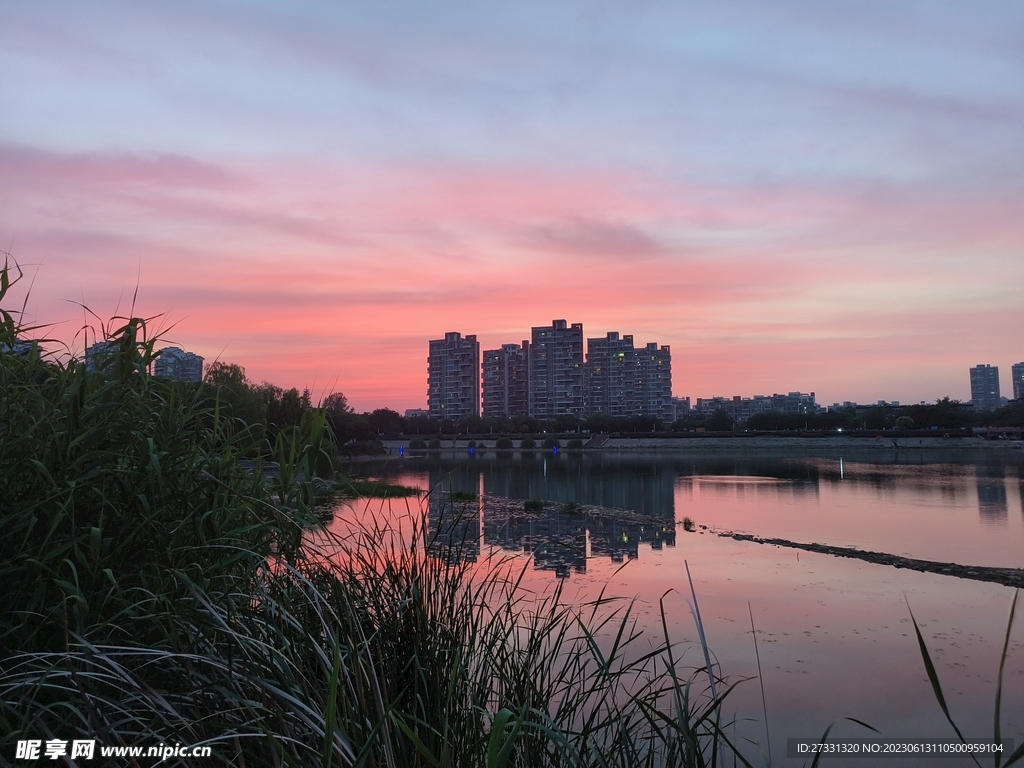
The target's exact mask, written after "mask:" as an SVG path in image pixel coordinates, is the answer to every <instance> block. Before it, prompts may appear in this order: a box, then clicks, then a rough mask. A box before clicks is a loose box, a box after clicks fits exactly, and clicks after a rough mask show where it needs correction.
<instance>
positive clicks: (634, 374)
mask: <svg viewBox="0 0 1024 768" xmlns="http://www.w3.org/2000/svg"><path fill="white" fill-rule="evenodd" d="M586 381H587V410H588V412H589V413H603V414H607V415H608V416H614V417H618V418H622V417H626V416H633V415H635V414H637V413H639V412H640V404H639V399H640V366H639V364H638V360H637V354H636V350H635V349H633V337H632V336H622V337H620V336H619V334H618V332H617V331H610V332H609V333H608V335H607V336H605V338H603V339H602V338H596V339H587V367H586Z"/></svg>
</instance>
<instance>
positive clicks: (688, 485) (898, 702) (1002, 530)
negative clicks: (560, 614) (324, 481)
mask: <svg viewBox="0 0 1024 768" xmlns="http://www.w3.org/2000/svg"><path fill="white" fill-rule="evenodd" d="M951 455H952V456H955V458H950V456H951ZM366 470H367V473H368V474H370V475H372V476H375V477H379V478H384V479H388V480H392V481H397V482H400V483H402V484H405V485H413V486H418V487H420V488H423V489H431V488H435V487H440V488H443V489H445V490H449V489H450V490H455V491H463V492H471V493H476V494H482V495H486V496H488V497H490V496H495V497H504V498H509V499H516V500H525V499H543V500H549V501H554V502H561V503H564V502H577V503H580V504H585V505H596V506H601V507H613V508H618V509H622V510H630V511H632V512H633V513H635V514H636V516H635V517H634V518H633V519H632V520H630V516H629V515H625V516H624V517H623V519H614V518H608V517H605V516H588V515H581V514H566V513H563V512H562V511H561V508H560V506H559V505H554V506H550V507H548V508H547V509H545V510H544V511H543V512H542V513H538V514H534V515H531V516H528V517H518V518H516V519H513V520H510V519H508V518H507V517H500V516H490V517H494V518H495V519H489V515H488V514H487V513H486V511H485V510H484V509H483V508H481V509H480V511H479V514H478V515H476V516H470V517H471V519H470V520H469V521H468V522H467V523H466V526H467V527H466V529H465V530H464V531H463V535H466V536H467V537H468V538H469V539H470V540H471V541H472V542H474V544H473V547H472V550H473V554H475V555H477V556H484V555H487V554H494V553H496V552H502V553H506V554H513V555H515V556H517V557H521V558H524V559H528V562H529V575H528V578H529V582H530V585H531V586H532V587H534V588H537V589H544V588H545V587H548V588H550V586H551V585H553V584H554V583H555V582H556V581H559V580H561V581H564V584H563V588H564V590H565V592H564V594H565V595H566V596H568V597H570V598H571V599H578V600H585V599H587V598H591V597H595V596H596V595H597V594H598V593H599V592H600V591H601V589H603V588H606V587H607V591H608V592H609V593H611V594H615V595H619V596H623V597H627V598H636V599H637V604H636V612H637V615H638V618H639V623H640V626H641V627H642V628H643V629H644V631H645V632H649V633H653V634H654V635H655V636H656V637H658V638H660V637H661V636H662V635H663V630H662V625H661V619H660V611H659V601H660V600H661V598H662V595H664V594H665V593H666V591H668V590H674V591H673V592H670V593H669V594H668V596H667V597H666V598H665V607H666V610H667V613H668V619H669V633H670V635H671V636H672V638H673V640H675V641H677V642H679V643H682V644H684V647H686V648H687V651H686V654H685V656H684V659H683V664H685V665H689V666H692V667H698V666H700V665H701V664H702V661H701V660H700V659H699V658H698V656H699V655H700V650H699V646H698V645H696V643H697V632H696V629H695V626H694V622H693V619H692V617H691V614H690V609H689V608H688V606H687V602H686V598H687V597H689V582H688V581H687V577H686V567H685V563H688V564H689V569H690V573H691V574H692V577H693V580H694V586H695V589H696V594H697V599H698V601H699V607H700V611H701V614H702V618H703V621H704V625H705V630H706V633H707V640H708V644H709V646H710V648H711V650H712V651H713V652H714V654H715V656H716V657H717V661H718V662H719V663H720V664H721V668H722V672H723V674H724V675H725V676H727V677H729V678H730V679H733V680H738V679H740V678H745V677H756V676H757V662H756V657H755V649H754V641H753V633H752V631H751V620H750V613H748V610H749V611H750V612H752V614H753V620H754V625H755V627H756V632H757V641H758V646H759V651H760V660H761V671H762V673H763V681H764V692H765V698H766V709H767V721H768V731H769V734H770V739H771V752H772V758H773V763H774V764H775V765H788V764H793V765H800V764H802V763H804V762H806V763H807V764H809V763H810V760H799V759H797V760H793V759H787V757H786V739H787V738H790V737H804V738H819V737H820V736H821V734H822V733H823V732H824V730H825V729H826V728H827V727H828V725H829V724H830V723H831V722H832V721H834V720H839V719H841V718H856V719H858V720H862V721H864V722H866V723H869V724H871V725H872V726H874V727H875V728H876V729H878V730H879V731H880V732H881V735H882V736H885V737H900V738H938V737H942V738H947V737H953V736H954V735H955V734H954V733H953V731H952V729H951V728H950V726H949V724H948V723H947V722H946V720H945V717H944V716H943V714H942V711H941V709H940V708H939V705H938V704H937V703H936V701H935V697H934V695H933V693H932V689H931V685H930V683H929V681H928V678H927V676H926V672H925V667H924V664H923V662H922V660H921V655H920V651H919V648H918V643H917V639H916V637H915V633H914V629H913V625H912V624H911V620H910V613H909V610H908V603H909V606H910V608H911V609H913V611H914V615H915V617H916V618H917V621H918V623H919V625H920V626H921V629H922V633H923V635H924V637H925V640H926V642H927V644H928V647H929V650H930V651H931V654H932V658H933V660H934V661H935V665H936V669H937V671H938V675H939V678H940V680H941V683H942V686H943V689H944V691H945V696H946V700H947V703H948V704H949V707H950V710H951V714H952V715H953V718H954V720H955V721H956V722H957V724H958V725H959V726H960V728H961V730H962V731H963V733H964V735H965V736H966V737H968V738H969V739H990V738H991V736H992V733H993V707H994V700H995V693H996V680H997V675H998V668H999V657H1000V651H1001V648H1002V645H1003V641H1004V638H1005V632H1006V626H1007V618H1008V615H1009V609H1010V603H1011V600H1012V598H1013V593H1014V590H1013V589H1012V588H1010V587H1005V586H1000V585H997V584H990V583H984V582H978V581H969V580H963V579H959V578H956V577H952V576H947V575H940V574H931V573H918V572H914V571H908V570H903V569H897V568H893V567H891V566H886V565H876V564H872V563H867V562H863V561H859V560H854V559H846V558H839V557H833V556H830V555H824V554H816V553H810V552H806V551H799V550H795V549H790V548H784V547H775V546H768V545H762V544H757V543H753V542H740V541H735V540H733V539H728V538H722V537H720V536H717V535H715V531H733V532H744V533H750V534H754V535H756V536H760V537H771V538H782V539H789V540H793V541H798V542H805V543H811V542H817V543H821V544H829V545H834V546H845V547H856V548H858V549H862V550H874V551H879V552H887V553H891V554H895V555H902V556H906V557H912V558H918V559H926V560H936V561H942V562H956V563H960V564H965V565H976V566H998V567H1014V568H1021V567H1024V456H1022V455H1021V454H1020V453H1012V452H1009V451H1008V452H1006V453H1005V454H999V453H993V452H988V453H986V454H985V455H981V454H978V455H973V456H972V455H971V454H967V453H963V454H961V453H953V452H948V453H945V454H943V453H941V452H939V453H935V454H927V453H923V452H920V451H919V452H917V453H911V452H891V453H888V452H886V453H879V452H873V453H870V454H864V455H862V456H861V457H859V458H858V457H857V456H853V455H851V456H843V457H839V456H830V457H827V458H821V457H817V458H816V457H798V456H792V457H779V456H772V455H763V454H762V455H758V454H752V453H737V454H734V455H721V454H720V455H716V456H713V457H700V456H697V455H682V454H680V455H675V456H666V455H664V454H658V455H653V454H651V455H644V454H641V453H618V454H617V453H594V454H582V455H580V454H575V455H573V454H569V453H562V454H560V455H553V454H550V453H549V454H544V453H541V452H537V453H535V454H529V453H528V454H526V455H520V454H519V453H518V452H517V453H515V454H505V455H499V454H496V453H494V452H493V451H492V452H487V453H484V454H482V455H476V456H469V455H466V454H465V453H462V452H459V453H456V452H448V453H441V454H437V453H435V454H432V455H428V456H418V457H417V456H407V457H405V458H404V459H401V460H393V461H389V462H387V463H382V464H381V465H376V466H367V467H366ZM417 503H418V502H417V501H416V500H415V499H413V500H408V501H407V500H404V499H403V500H396V501H395V502H393V504H394V509H395V510H399V511H401V512H405V511H407V509H408V508H409V507H413V508H415V507H416V505H417ZM370 507H373V508H374V510H375V511H376V512H377V513H379V512H385V513H387V511H388V503H387V502H381V501H380V500H376V501H366V500H363V501H359V502H354V503H349V504H347V505H342V506H341V507H339V508H338V510H337V511H336V520H337V521H338V522H339V524H341V521H343V520H344V519H345V518H346V517H347V516H350V515H353V514H355V515H359V514H363V513H365V511H366V510H367V509H368V508H370ZM429 514H431V515H434V516H435V517H436V510H431V511H430V512H429ZM638 517H640V518H642V520H643V522H637V521H636V520H637V518H638ZM685 518H690V519H691V520H692V521H693V523H694V527H695V530H694V531H693V532H689V531H686V530H684V527H683V525H682V523H683V520H684V519H685ZM705 526H706V528H705ZM748 604H749V609H748ZM1020 614H1024V601H1022V604H1021V605H1020V609H1019V611H1018V619H1017V622H1016V624H1015V626H1014V630H1013V633H1012V636H1011V642H1010V650H1009V654H1008V657H1007V662H1006V669H1005V672H1004V689H1003V705H1002V731H1003V736H1004V737H1005V738H1012V739H1014V740H1015V742H1016V744H1020V743H1021V741H1022V740H1024V616H1021V615H1020ZM728 703H729V714H730V715H733V714H735V715H736V716H737V717H739V718H740V722H739V724H738V726H737V728H736V733H737V737H738V738H740V739H741V740H742V739H744V738H746V739H749V740H750V741H751V742H753V741H755V740H756V741H758V742H760V744H761V745H762V747H764V745H765V742H766V738H765V717H764V711H765V707H763V706H762V701H761V688H760V685H759V683H758V681H757V680H749V681H747V682H744V683H742V684H740V685H739V687H738V688H737V690H736V691H735V692H734V693H733V694H732V695H731V696H730V699H729V702H728ZM874 735H875V734H872V733H870V732H869V731H867V730H865V729H864V728H862V727H860V726H858V725H855V724H853V723H851V722H849V721H844V722H840V723H839V724H838V725H836V727H835V728H834V729H833V731H832V737H845V736H848V737H868V736H874ZM748 752H749V754H748V757H750V758H751V759H753V761H754V762H755V764H760V763H761V762H762V761H761V760H760V759H758V758H756V756H757V747H755V746H752V745H751V746H750V748H749V750H748ZM990 760H991V758H988V759H986V760H985V761H984V762H985V764H991V763H990ZM821 764H822V765H828V764H835V765H844V766H855V765H866V764H871V765H884V764H891V765H901V766H910V765H925V764H939V765H946V766H950V767H951V768H952V766H956V765H966V764H972V763H971V762H970V761H969V760H964V759H960V758H946V759H942V760H938V761H936V760H935V759H934V758H933V759H931V760H925V761H918V760H913V759H906V758H904V759H898V760H892V761H889V762H886V761H884V760H879V759H872V760H870V761H864V760H861V759H843V760H833V761H822V763H821Z"/></svg>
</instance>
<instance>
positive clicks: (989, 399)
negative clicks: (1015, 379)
mask: <svg viewBox="0 0 1024 768" xmlns="http://www.w3.org/2000/svg"><path fill="white" fill-rule="evenodd" d="M971 402H972V403H974V407H975V408H978V409H980V410H985V411H991V410H993V409H995V408H998V407H999V406H1000V405H1001V404H1002V401H1001V399H1000V397H999V368H998V367H997V366H994V365H985V364H979V365H976V366H974V367H973V368H971Z"/></svg>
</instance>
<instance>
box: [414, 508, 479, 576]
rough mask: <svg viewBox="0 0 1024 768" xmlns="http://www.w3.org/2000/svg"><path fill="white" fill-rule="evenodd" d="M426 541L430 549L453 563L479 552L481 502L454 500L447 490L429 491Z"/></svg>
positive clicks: (471, 558) (468, 558) (474, 556)
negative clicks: (430, 492)
mask: <svg viewBox="0 0 1024 768" xmlns="http://www.w3.org/2000/svg"><path fill="white" fill-rule="evenodd" d="M426 533H427V542H428V548H429V550H430V552H431V553H432V554H434V555H439V556H443V557H444V559H445V560H447V561H448V562H450V563H454V562H457V561H459V560H468V561H469V562H471V563H475V562H476V560H477V558H478V557H479V556H480V505H479V502H476V501H456V502H452V501H451V497H450V495H449V494H448V493H447V492H444V493H441V492H435V493H432V494H430V498H429V499H428V501H427V531H426Z"/></svg>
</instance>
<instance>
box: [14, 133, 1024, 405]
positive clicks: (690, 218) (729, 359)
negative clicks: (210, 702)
mask: <svg viewBox="0 0 1024 768" xmlns="http://www.w3.org/2000/svg"><path fill="white" fill-rule="evenodd" d="M0 156H2V159H3V164H4V166H5V177H6V183H5V185H4V186H3V188H2V189H0V211H2V213H0V230H3V231H13V229H14V228H15V224H16V229H17V232H18V237H17V242H16V243H15V247H14V255H15V256H16V257H18V258H19V259H20V260H21V261H22V262H23V263H24V264H25V265H26V266H28V267H30V269H31V265H33V264H35V263H37V262H39V263H41V264H42V266H41V267H40V269H39V274H38V277H37V280H36V285H35V287H34V289H33V297H32V300H31V302H30V307H31V310H32V312H33V314H34V316H35V318H36V319H37V320H39V321H43V322H46V321H52V320H54V319H60V320H63V321H65V322H64V323H63V324H62V325H60V326H59V327H58V329H57V333H56V335H58V336H60V337H62V338H65V339H68V340H70V338H71V337H72V336H73V335H74V332H75V329H76V328H77V327H78V326H79V325H80V324H81V319H80V318H81V313H80V312H76V310H75V308H74V307H73V305H69V304H67V303H66V302H67V301H72V302H74V301H84V302H85V303H86V304H88V305H89V306H90V307H92V308H94V309H96V311H97V312H98V313H99V314H100V315H101V316H102V315H104V314H109V313H112V312H113V310H114V308H115V306H116V304H117V301H118V296H120V295H122V294H123V295H124V296H130V295H131V293H132V291H133V290H134V286H135V283H136V279H137V278H138V280H139V284H140V290H139V306H138V309H137V312H141V313H145V314H158V313H161V312H162V313H165V315H164V319H163V320H162V321H161V323H163V324H164V325H168V324H172V323H173V324H174V327H173V329H172V330H171V331H170V332H169V334H168V336H169V338H170V339H172V340H173V341H175V342H178V343H181V344H182V345H184V346H186V347H187V348H189V349H192V350H194V351H196V352H199V353H200V354H203V355H205V356H206V357H207V358H209V359H213V358H217V357H221V358H223V359H226V360H229V361H233V362H238V363H240V364H242V365H243V366H244V367H245V368H246V370H247V372H248V374H249V375H250V377H251V378H253V379H255V380H257V381H259V380H263V379H266V380H271V381H274V382H276V383H279V384H281V385H285V386H300V387H301V386H310V387H311V388H313V389H314V391H315V392H316V393H317V394H320V393H321V392H324V391H328V390H331V389H340V390H342V391H344V392H346V393H347V394H348V396H349V399H350V401H351V402H353V403H354V404H355V405H356V407H357V408H360V409H369V408H373V407H379V406H390V407H393V408H397V409H403V408H405V407H415V406H422V405H423V404H424V398H425V394H424V392H425V378H426V370H425V358H426V341H427V339H429V338H436V337H438V336H440V335H441V334H443V333H444V332H445V331H448V330H459V331H461V332H463V333H467V334H468V333H476V334H477V336H478V337H479V338H480V340H481V342H482V344H483V346H484V348H490V347H493V346H497V345H499V344H501V343H508V342H518V341H521V340H522V339H524V338H528V336H529V329H530V327H531V326H533V325H541V324H545V323H548V322H550V321H551V319H553V318H566V319H568V320H569V321H570V322H583V323H584V329H585V333H586V335H587V336H599V335H603V334H604V333H605V332H606V331H608V330H618V331H620V332H622V333H631V334H633V335H634V337H635V339H636V341H637V342H638V343H646V342H647V341H657V342H658V343H660V344H670V345H671V346H672V349H673V355H674V368H675V371H674V389H675V392H676V394H679V395H690V396H692V397H698V396H702V397H707V396H711V395H715V394H722V395H726V396H731V395H733V394H744V395H750V394H754V393H755V392H758V393H770V392H774V391H790V390H793V389H800V390H803V391H811V390H814V391H816V392H817V394H818V399H819V401H820V402H825V403H831V402H832V401H834V400H843V399H861V400H872V399H878V398H880V397H884V398H889V399H903V400H913V401H916V400H918V399H934V398H935V397H940V396H944V395H947V394H948V395H952V396H954V397H960V398H966V397H967V396H968V395H967V376H966V368H967V367H968V366H969V365H972V364H975V363H976V362H978V361H979V360H981V359H984V360H986V361H991V362H993V363H997V364H1001V365H1003V366H1004V367H1008V365H1007V364H1008V362H1009V361H1010V358H1011V357H1013V356H1014V355H1017V356H1018V357H1019V356H1020V354H1021V353H1020V351H1019V350H1017V349H1016V348H1015V347H1014V345H1013V344H1012V343H1011V340H1012V334H1011V333H1010V331H1009V328H1011V327H1015V326H1016V327H1019V321H1020V313H1021V309H1020V305H1019V302H1018V301H1016V297H1015V295H1013V296H1011V294H1013V292H1012V291H1010V292H1009V293H1007V291H1005V290H1003V288H1004V287H1005V286H1008V285H1011V284H1014V281H1015V280H1016V281H1018V282H1019V280H1018V278H1019V277H1020V274H1019V270H1020V260H1019V259H1017V258H1016V257H1014V256H1013V255H1012V254H1013V253H1014V248H1016V247H1017V245H1018V244H1019V243H1020V242H1021V241H1024V228H1022V226H1024V225H1022V224H1021V222H1022V221H1024V216H1022V215H1021V203H1020V201H1019V200H1016V199H1005V198H1004V199H991V200H988V199H978V198H977V197H976V196H975V197H972V196H970V195H967V196H962V197H955V196H951V195H948V194H946V195H940V194H930V193H929V192H928V191H927V190H916V191H915V194H914V196H913V197H910V196H908V195H907V194H905V193H904V194H896V193H894V192H892V191H887V190H884V189H871V188H862V189H852V188H851V189H829V190H824V189H814V188H809V187H807V188H802V187H800V186H795V185H790V186H765V187H763V188H759V187H728V186H721V185H719V186H711V185H703V186H698V185H693V184H684V183H673V182H670V181H667V180H662V179H655V178H652V177H650V176H647V175H644V174H642V173H639V172H626V171H614V172H613V171H594V170H591V171H582V170H577V171H574V170H571V169H562V170H539V169H536V170H523V169H516V170H512V169H502V168H488V167H478V168H474V167H465V166H463V167H433V166H406V167H398V166H392V167H387V168H378V167H374V168H360V167H333V168H332V167H313V166H309V165H301V164H300V165H287V164H276V165H272V164H263V165H255V164H244V165H239V166H230V165H214V164H209V163H202V162H199V161H195V160H191V159H188V158H185V157H177V156H155V157H135V156H120V155H103V154H89V155H68V154H57V153H47V152H43V151H37V150H28V149H21V148H17V147H5V148H0ZM965 252H970V253H971V254H972V257H971V258H972V268H971V269H965V268H964V267H965V262H964V261H963V258H964V257H963V254H964V253H965ZM982 264H983V265H984V268H983V269H982V268H974V267H975V266H979V265H982ZM127 301H128V300H127V299H124V298H122V299H121V309H122V311H123V310H125V309H126V305H127ZM1003 329H1006V330H1005V331H1004V330H1003ZM968 350H969V353H968ZM968 354H969V356H966V355H968ZM975 358H977V359H975ZM1016 359H1017V358H1016V357H1014V361H1016Z"/></svg>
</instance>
